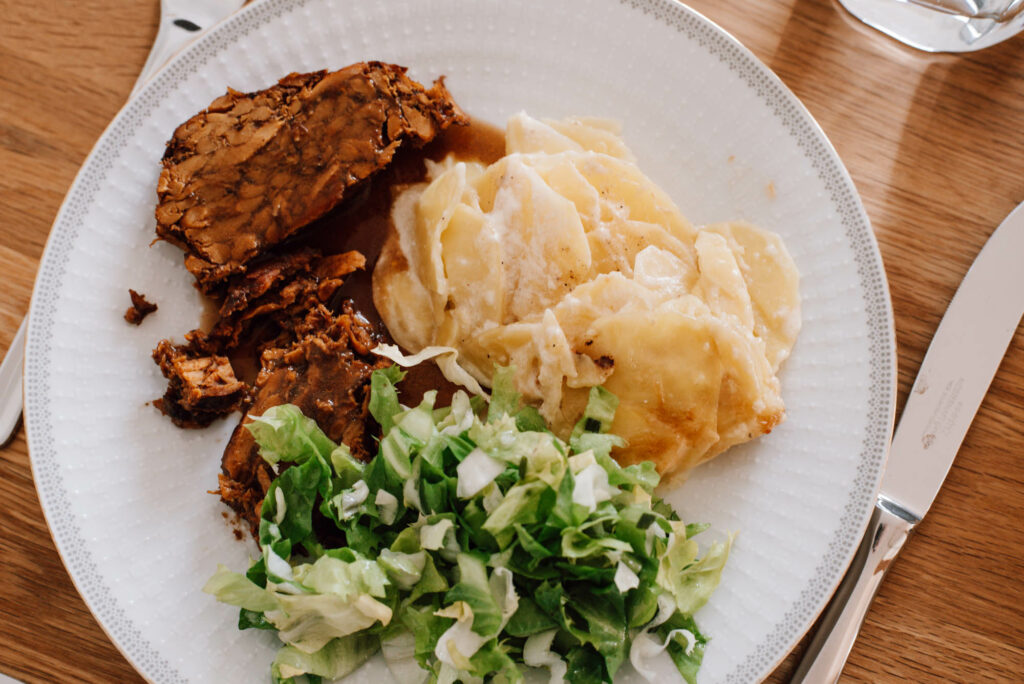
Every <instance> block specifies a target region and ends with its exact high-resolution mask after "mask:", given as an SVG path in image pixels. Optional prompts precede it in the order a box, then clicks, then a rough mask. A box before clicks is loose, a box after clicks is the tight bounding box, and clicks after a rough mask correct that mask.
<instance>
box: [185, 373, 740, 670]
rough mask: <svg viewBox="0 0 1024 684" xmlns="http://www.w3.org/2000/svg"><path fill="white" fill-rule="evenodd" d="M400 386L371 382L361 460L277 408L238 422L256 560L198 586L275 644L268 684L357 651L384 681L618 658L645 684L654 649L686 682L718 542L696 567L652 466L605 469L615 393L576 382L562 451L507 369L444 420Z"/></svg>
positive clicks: (385, 378) (696, 662) (357, 659)
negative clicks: (376, 665)
mask: <svg viewBox="0 0 1024 684" xmlns="http://www.w3.org/2000/svg"><path fill="white" fill-rule="evenodd" d="M402 376H403V372H402V371H401V370H400V369H399V368H398V367H397V366H393V367H391V368H388V369H385V370H378V371H376V372H375V373H374V375H373V378H372V382H371V397H370V412H371V413H372V415H373V417H374V418H375V419H376V420H377V422H378V423H380V425H381V428H382V435H383V437H382V438H381V441H380V444H379V449H378V452H377V455H376V457H375V458H374V459H373V460H372V461H370V462H369V463H362V462H360V461H358V460H356V459H354V458H353V457H352V456H351V454H350V453H349V450H348V448H347V447H345V446H344V445H338V444H335V443H334V442H332V441H331V440H330V439H328V437H327V436H326V435H325V434H324V433H323V432H322V431H321V430H320V429H319V428H318V427H317V425H316V423H315V422H314V421H313V420H311V419H310V418H308V417H306V416H304V415H303V414H302V413H301V412H300V411H299V409H298V408H296V407H295V406H292V405H283V406H277V407H275V408H272V409H270V410H268V411H267V412H266V413H265V414H264V415H263V416H262V417H259V418H256V419H254V420H253V421H252V422H251V423H250V424H249V425H248V428H249V430H250V431H251V432H252V435H253V437H255V439H256V441H257V443H258V444H259V447H260V453H261V455H262V457H263V458H264V459H265V460H267V461H268V462H269V463H271V464H275V467H276V468H277V469H278V471H279V473H280V474H279V476H278V477H277V478H276V479H275V480H274V482H273V483H272V484H271V486H270V488H269V490H268V491H267V495H266V498H265V500H264V501H263V508H262V512H261V521H260V528H259V546H260V549H261V551H262V557H261V558H260V559H259V560H257V561H256V562H254V563H253V564H252V566H251V567H250V568H249V569H248V571H247V572H246V573H245V574H244V575H243V574H239V573H235V572H232V571H231V570H229V569H228V568H225V567H224V566H219V567H218V569H217V572H216V574H214V576H213V577H212V578H211V579H210V580H209V582H208V583H207V584H206V586H205V587H204V591H206V592H208V593H210V594H213V595H214V596H215V597H216V598H217V599H218V600H219V601H222V602H224V603H228V604H231V605H233V606H238V607H240V608H241V612H240V614H239V618H238V626H239V628H240V629H268V630H275V631H276V632H277V636H278V637H279V638H280V639H281V641H282V642H283V643H284V645H283V647H282V648H281V650H280V651H279V652H278V654H277V656H276V658H275V659H274V661H273V663H272V665H271V668H270V669H271V676H272V679H273V681H274V682H275V683H277V684H284V683H289V684H290V683H296V684H297V683H298V682H301V681H310V682H320V681H322V680H324V679H326V680H330V679H334V678H337V677H341V676H344V675H346V674H348V673H349V672H351V671H352V670H354V669H355V668H356V667H358V666H359V665H360V664H361V663H362V662H363V661H365V660H366V659H367V658H369V657H370V656H371V655H372V654H374V653H375V652H377V651H380V652H381V653H382V654H383V656H384V658H385V659H386V662H387V664H388V667H389V669H390V670H391V672H392V673H393V675H394V676H395V678H396V679H397V680H398V681H399V682H402V683H403V684H405V683H407V682H408V683H413V682H416V683H419V682H431V683H433V682H438V683H450V682H463V683H465V684H469V683H470V682H483V681H488V682H508V683H511V682H520V681H522V679H523V671H524V667H534V668H547V670H548V671H549V672H550V681H551V682H564V681H568V682H588V683H589V682H600V681H603V682H611V681H612V678H613V677H614V676H615V673H616V671H618V669H619V667H620V666H621V665H622V664H623V663H624V662H625V661H626V660H629V661H630V662H631V663H632V665H633V667H634V668H635V669H636V670H637V671H639V672H640V673H641V674H642V675H644V676H645V677H647V678H648V679H649V680H650V679H653V677H654V673H653V672H651V671H650V668H651V660H652V658H654V657H655V656H659V655H660V654H661V653H663V652H665V651H667V654H668V656H669V657H671V659H672V661H673V662H674V663H675V665H676V667H677V668H678V669H679V672H680V673H681V674H682V676H683V678H684V679H685V680H686V681H687V682H690V684H693V683H694V682H695V681H696V674H697V670H698V668H699V667H700V663H701V659H702V657H703V654H704V648H705V645H706V643H707V640H706V638H705V637H704V635H702V634H701V633H700V631H699V630H698V629H697V625H696V624H695V623H694V620H693V617H692V616H693V613H694V612H695V611H696V610H697V609H698V608H700V607H701V606H702V605H704V603H705V602H706V601H707V600H708V597H709V596H710V594H711V593H712V591H714V589H715V587H716V586H717V585H718V582H719V578H720V575H721V572H722V567H723V565H724V563H725V560H726V557H727V556H728V553H729V544H730V540H728V539H726V540H724V541H720V542H716V543H714V544H712V545H710V547H709V548H708V550H707V551H706V552H705V553H704V554H703V555H700V552H699V550H698V545H697V542H696V541H695V540H694V539H693V538H694V536H695V535H697V534H698V533H699V532H701V531H703V530H704V529H705V527H706V526H705V525H694V524H689V525H687V524H685V523H684V522H682V521H681V520H679V518H678V516H677V515H676V514H675V513H674V512H673V511H672V509H671V508H670V507H669V506H668V504H666V503H664V502H663V501H661V500H660V499H659V498H657V497H656V496H654V495H653V492H654V487H655V486H656V485H657V483H658V475H657V473H656V472H655V470H654V466H653V464H651V463H643V464H640V465H632V466H629V467H625V468H623V467H621V466H619V465H618V464H617V463H616V462H615V460H614V459H613V458H612V457H611V456H610V451H611V449H612V447H613V446H616V445H620V444H621V443H622V441H621V440H620V439H619V438H618V437H616V436H614V435H612V434H609V433H608V428H609V426H610V425H611V422H612V418H613V416H614V413H615V408H616V405H617V403H618V402H617V400H616V398H615V397H614V396H613V395H612V394H610V393H609V392H607V391H606V390H604V389H602V388H593V389H592V390H591V392H590V400H589V403H588V405H587V409H586V412H585V414H584V416H583V417H582V419H580V421H579V423H578V424H577V425H576V426H575V429H574V430H573V432H572V436H571V437H570V438H569V440H568V442H565V441H562V440H560V439H559V438H557V437H556V436H555V435H553V434H552V433H551V432H550V431H548V430H547V429H546V426H545V424H544V421H543V419H542V418H541V417H540V415H539V414H538V413H537V411H536V410H535V409H533V408H531V407H528V406H526V407H524V406H521V404H520V397H519V395H518V394H517V393H516V392H515V390H514V388H513V382H512V369H507V368H506V369H498V371H497V372H496V375H495V378H494V382H493V392H492V395H491V398H490V402H489V403H488V402H485V401H484V399H483V398H481V397H474V398H472V399H471V398H470V397H468V396H467V395H466V394H465V393H463V392H457V393H456V394H455V396H454V398H453V399H452V404H451V407H447V408H434V401H435V394H436V393H434V392H428V393H427V394H426V395H425V396H424V397H423V401H422V402H421V403H420V405H419V406H416V407H415V408H405V407H403V406H401V405H400V404H399V401H398V394H397V391H396V387H395V385H396V383H397V382H399V381H400V380H401V378H402ZM303 678H304V679H303Z"/></svg>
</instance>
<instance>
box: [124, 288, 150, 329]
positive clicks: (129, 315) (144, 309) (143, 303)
mask: <svg viewBox="0 0 1024 684" xmlns="http://www.w3.org/2000/svg"><path fill="white" fill-rule="evenodd" d="M128 296H129V297H131V298H132V305H131V306H129V307H128V310H127V311H125V312H124V320H126V321H128V322H129V323H131V324H132V325H138V324H139V323H142V319H143V318H145V317H146V316H148V315H149V314H151V313H153V312H154V311H156V310H157V306H156V304H154V303H153V302H150V301H147V300H146V295H144V294H140V293H138V292H136V291H135V290H131V289H129V290H128Z"/></svg>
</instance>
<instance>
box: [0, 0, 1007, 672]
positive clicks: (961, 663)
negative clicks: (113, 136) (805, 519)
mask: <svg viewBox="0 0 1024 684" xmlns="http://www.w3.org/2000/svg"><path fill="white" fill-rule="evenodd" d="M690 4H691V5H692V6H694V7H695V8H696V9H697V10H698V11H701V12H703V13H704V14H705V15H707V16H708V17H709V18H711V19H712V20H714V21H715V22H717V23H718V24H719V25H721V26H722V27H723V28H725V29H726V30H727V31H729V32H731V33H732V34H733V35H735V36H736V37H737V38H739V39H740V40H741V41H742V42H743V43H744V44H746V45H747V47H749V48H750V49H751V50H752V51H753V52H754V53H755V54H756V55H757V56H758V57H759V58H760V59H761V60H763V61H764V62H765V63H766V64H768V66H770V67H771V68H772V69H773V70H774V71H775V72H776V73H777V74H778V75H779V76H780V77H781V78H782V80H783V81H784V82H785V83H786V85H788V86H789V87H790V88H791V89H792V90H793V92H795V93H796V95H797V96H798V97H799V98H800V99H801V100H802V101H803V102H804V104H805V105H806V106H807V108H808V109H809V110H810V111H811V113H812V114H813V115H814V117H815V118H816V119H817V120H818V122H819V123H820V124H821V126H822V128H824V130H825V132H826V134H827V135H828V136H829V138H830V139H831V140H832V142H833V144H834V145H835V147H836V149H837V150H838V152H839V155H840V157H842V159H843V160H844V162H845V163H846V166H847V168H848V169H849V171H850V174H851V175H852V177H853V180H854V182H855V183H856V185H857V188H858V189H859V191H860V193H861V196H862V197H863V200H864V204H865V206H866V208H867V212H868V214H869V215H870V217H871V220H872V222H873V225H874V228H875V233H876V235H877V237H878V242H879V244H880V246H881V251H882V256H883V258H884V261H885V266H886V272H887V273H888V277H889V286H890V288H891V291H892V299H893V307H894V309H895V315H896V330H897V338H898V344H899V378H900V385H899V400H898V408H899V407H902V405H903V402H904V400H905V398H906V394H907V390H908V389H909V387H910V384H911V382H912V379H913V377H914V375H915V374H916V372H917V368H918V366H919V364H920V362H921V359H922V358H923V356H924V352H925V350H926V348H927V345H928V342H929V340H930V339H931V336H932V334H933V333H934V331H935V328H936V326H937V325H938V322H939V319H940V318H941V316H942V313H943V311H944V310H945V308H946V306H947V305H948V303H949V300H950V298H951V297H952V295H953V292H954V291H955V289H956V287H957V284H958V283H959V282H960V280H961V278H962V277H963V276H964V274H965V273H966V271H967V268H968V266H969V265H970V263H971V261H972V260H973V259H974V256H975V255H976V253H977V251H978V250H979V249H980V247H981V245H982V244H983V243H984V242H985V240H986V238H987V237H988V236H989V234H990V233H991V232H992V230H994V229H995V227H996V226H997V225H998V224H999V222H1000V221H1001V220H1002V219H1003V217H1004V216H1005V215H1006V214H1007V213H1008V212H1009V211H1010V210H1011V209H1013V207H1014V206H1016V205H1017V204H1018V203H1019V202H1021V201H1024V35H1022V36H1019V37H1018V38H1017V39H1016V40H1011V41H1009V42H1007V43H1004V44H1003V45H1000V46H996V47H994V48H990V49H989V50H987V51H984V52H980V53H976V54H973V55H966V56H953V55H938V56H936V55H928V54H925V53H920V52H916V51H913V50H911V49H909V48H905V47H903V46H901V45H899V44H897V43H895V42H893V41H891V40H889V39H887V38H885V37H883V36H882V35H881V34H878V33H876V32H874V31H872V30H871V29H869V28H867V27H865V26H863V25H861V24H859V23H858V22H857V21H856V20H854V19H852V18H851V17H850V16H849V15H847V14H845V13H844V12H843V11H842V9H841V8H840V7H839V6H838V5H837V4H836V3H834V2H829V1H828V0H758V1H757V2H754V1H747V2H721V0H692V1H691V3H690ZM0 16H2V17H3V21H2V22H0V92H2V95H0V171H2V172H0V352H3V351H4V350H6V349H7V347H8V345H9V344H10V342H11V338H12V337H13V336H14V332H15V330H16V329H17V326H18V323H19V321H20V319H21V317H22V316H23V315H24V314H25V312H26V310H27V309H28V304H29V297H30V292H31V288H32V283H33V279H34V277H35V272H36V266H37V263H38V260H39V258H40V255H41V253H42V251H43V246H44V244H45V242H46V237H47V234H48V232H49V230H50V225H51V223H52V222H53V219H54V217H55V215H56V213H57V210H58V208H59V206H60V203H61V200H62V199H63V197H64V194H65V192H66V191H67V189H68V187H69V186H70V184H71V182H72V180H73V178H74V176H75V173H76V172H77V170H78V168H79V166H80V165H81V163H82V161H83V160H84V159H85V157H86V155H87V154H88V152H89V150H90V148H91V147H92V145H93V143H94V142H95V140H96V139H97V138H98V136H99V135H100V133H101V132H102V131H103V129H104V127H105V126H106V125H107V123H108V122H109V121H110V119H111V118H112V117H113V116H114V114H115V113H116V112H117V110H118V109H119V108H120V107H121V105H122V104H123V102H124V101H125V99H126V98H127V96H128V93H129V91H130V90H131V87H132V84H133V83H134V81H135V78H136V75H137V74H138V72H139V71H140V69H141V67H142V65H143V62H144V61H145V59H146V55H147V52H148V50H149V46H150V44H151V42H152V40H153V38H154V36H155V34H156V24H157V19H158V3H157V1H156V0H151V1H150V0H145V1H137V2H121V1H117V0H77V1H76V2H68V1H67V0H63V1H61V2H57V1H56V0H36V2H24V1H23V0H0ZM336 66H338V65H336ZM664 66H665V67H666V68H671V65H670V64H666V65H664ZM1021 256H1022V262H1024V254H1022V255H1021ZM1022 267H1024V263H1022ZM126 304H127V303H126ZM1022 423H1024V334H1021V332H1020V331H1019V330H1018V334H1017V336H1016V338H1015V339H1014V341H1013V343H1012V344H1011V346H1010V349H1009V352H1008V354H1007V357H1006V359H1005V360H1004V362H1003V365H1002V367H1001V369H1000V372H999V374H998V376H997V377H996V379H995V382H994V383H993V385H992V388H991V391H990V392H989V395H988V397H987V398H986V400H985V402H984V404H983V405H982V407H981V410H980V412H979V413H978V416H977V418H976V420H975V422H974V425H973V427H972V428H971V431H970V432H969V433H968V435H967V439H966V441H965V442H964V445H963V448H962V449H961V452H960V456H959V458H958V459H957V461H956V463H955V465H954V466H953V469H952V471H951V472H950V475H949V479H948V480H947V481H946V485H945V487H944V488H943V490H942V492H941V493H940V494H939V496H938V499H937V500H936V502H935V505H934V507H933V508H932V510H931V512H930V514H929V515H928V517H927V518H926V519H925V520H924V522H923V523H922V524H921V525H920V527H919V530H918V533H917V534H916V536H915V537H914V538H913V539H912V540H911V543H910V544H909V545H908V546H907V547H906V549H905V551H904V552H903V554H902V555H901V556H900V558H899V560H898V561H897V562H896V563H895V565H894V567H893V569H892V572H891V573H890V575H889V578H888V579H887V580H886V582H885V583H884V584H883V586H882V589H881V592H880V593H879V595H878V598H877V599H876V601H875V603H874V605H873V607H872V609H871V612H870V613H869V614H868V617H867V621H866V623H865V625H864V629H863V632H862V633H861V636H860V639H859V641H858V642H857V644H856V646H855V647H854V649H853V653H852V655H851V657H850V661H849V664H848V665H847V667H846V670H845V671H844V674H843V679H842V681H844V682H898V681H911V682H940V681H941V682H947V681H948V682H986V681H1005V682H1010V681H1022V678H1024V612H1022V611H1024V463H1022V459H1024V430H1022V427H1021V425H1022ZM0 525H2V532H0V672H2V673H6V674H9V675H11V676H14V677H17V678H19V679H21V680H24V681H26V682H53V681H60V682H67V681H81V682H132V681H139V680H140V678H139V676H138V675H137V674H136V673H135V671H134V670H133V669H132V667H131V665H129V664H128V662H127V661H126V660H125V659H124V658H123V657H122V656H121V655H120V654H119V653H118V651H117V649H116V648H115V647H114V646H113V645H112V643H111V642H110V640H109V639H108V638H107V637H106V635H105V634H104V633H103V631H102V630H101V628H100V627H99V625H98V624H97V623H96V621H95V619H94V618H93V617H92V615H91V614H90V613H89V610H88V609H87V608H86V606H85V604H84V603H83V601H82V599H81V598H80V597H79V596H78V594H77V592H76V591H75V588H74V586H73V584H72V582H71V580H70V578H69V577H68V575H67V573H66V571H65V569H64V566H63V565H62V563H61V560H60V557H59V555H58V554H57V551H56V549H55V547H54V545H53V541H52V540H51V538H50V535H49V532H48V529H47V526H46V523H45V521H44V519H43V514H42V511H41V510H40V507H39V501H38V499H37V497H36V491H35V488H34V486H33V482H32V472H31V469H30V467H29V459H28V453H27V449H26V445H25V439H24V432H23V431H21V430H19V432H18V434H17V436H16V438H15V439H14V441H13V442H12V443H10V444H9V445H7V446H6V447H5V448H3V449H0ZM802 648H803V645H801V646H800V647H798V648H797V649H796V651H794V653H793V654H791V655H790V657H789V658H787V659H786V660H785V661H784V662H783V663H782V664H781V665H780V667H779V669H778V670H777V672H776V673H775V674H774V675H773V676H772V677H771V679H770V681H772V682H782V681H786V680H787V679H788V674H789V673H790V672H791V671H792V668H793V667H794V663H795V659H796V655H797V654H798V653H799V652H800V650H801V649H802Z"/></svg>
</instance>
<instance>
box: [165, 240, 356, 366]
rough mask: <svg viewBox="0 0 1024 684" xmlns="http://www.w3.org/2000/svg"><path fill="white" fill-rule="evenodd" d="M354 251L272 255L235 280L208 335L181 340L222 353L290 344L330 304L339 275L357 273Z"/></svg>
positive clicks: (341, 278) (191, 334) (197, 334)
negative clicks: (310, 316)
mask: <svg viewBox="0 0 1024 684" xmlns="http://www.w3.org/2000/svg"><path fill="white" fill-rule="evenodd" d="M365 265H366V259H364V258H363V255H362V254H360V253H359V252H345V253H344V254H334V255H331V256H328V257H320V256H319V255H318V253H317V252H316V251H315V250H310V249H304V250H301V251H299V252H294V253H290V254H283V255H281V256H275V257H272V258H270V259H269V260H267V261H265V262H264V263H261V264H259V265H258V266H254V267H253V268H252V269H250V270H249V272H248V273H246V274H245V275H244V276H240V277H239V278H237V279H235V281H234V282H233V284H232V285H231V287H229V289H228V290H227V295H226V297H225V298H224V302H223V303H222V304H221V307H220V310H219V312H218V313H219V315H220V318H219V319H218V320H217V322H216V323H215V324H214V326H213V328H212V329H211V330H210V332H208V333H204V332H203V331H201V330H193V331H191V332H189V333H187V334H186V335H185V338H186V339H187V340H188V341H189V344H190V346H191V347H192V348H194V349H197V350H201V351H203V352H205V353H211V354H212V353H227V352H229V351H231V350H233V349H235V348H236V347H238V345H239V344H240V343H241V342H243V341H244V342H245V343H246V344H248V345H250V346H252V347H253V348H255V349H257V350H262V349H265V348H270V347H279V346H284V345H288V344H290V343H291V342H292V341H294V340H295V339H296V338H297V337H298V335H297V334H296V327H297V326H300V325H301V324H302V323H303V322H304V321H305V318H306V316H307V314H308V313H309V312H311V311H315V310H316V309H317V307H319V306H320V305H330V304H331V303H332V299H333V297H334V294H335V292H337V290H338V288H340V287H341V285H342V283H343V282H344V278H345V276H347V275H349V274H350V273H352V272H353V271H357V270H360V269H362V268H364V267H365Z"/></svg>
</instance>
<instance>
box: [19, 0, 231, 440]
mask: <svg viewBox="0 0 1024 684" xmlns="http://www.w3.org/2000/svg"><path fill="white" fill-rule="evenodd" d="M245 3H246V0H160V28H159V29H158V31H157V34H156V39H155V40H154V41H153V47H152V48H150V51H149V57H148V58H147V59H146V64H145V65H144V66H143V67H142V72H141V73H140V74H139V78H138V79H137V80H136V81H135V86H134V87H133V88H132V92H131V94H132V95H134V94H135V93H136V92H137V91H138V90H139V89H140V88H142V86H143V85H145V84H146V83H147V82H148V81H149V80H150V79H151V78H152V77H153V76H154V75H155V74H156V72H158V71H160V68H161V67H163V66H164V65H165V64H166V63H167V62H169V61H170V59H171V57H173V56H174V55H176V54H177V53H178V52H180V51H181V50H182V48H184V47H185V46H186V45H188V44H189V43H191V42H193V41H194V40H196V39H197V38H199V36H201V35H203V34H204V33H206V32H207V31H208V30H210V29H211V28H212V27H213V26H214V25H216V24H217V23H219V22H220V21H222V20H224V19H226V18H227V17H229V16H231V15H232V14H234V13H235V12H236V11H238V10H239V9H241V7H242V5H244V4H245ZM27 320H28V317H27V316H26V317H25V318H24V319H22V321H21V325H19V326H18V332H17V333H15V335H14V339H13V340H11V346H10V348H9V349H8V350H7V354H6V356H4V359H3V362H2V363H0V446H3V445H4V444H6V443H7V442H8V441H9V440H10V438H11V437H12V436H13V435H14V428H15V427H16V426H17V424H18V418H19V417H20V416H21V408H22V392H21V374H22V367H23V366H24V361H25V327H26V321H27Z"/></svg>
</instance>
